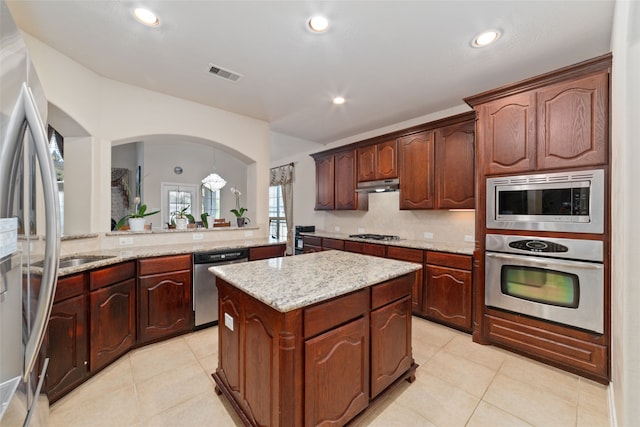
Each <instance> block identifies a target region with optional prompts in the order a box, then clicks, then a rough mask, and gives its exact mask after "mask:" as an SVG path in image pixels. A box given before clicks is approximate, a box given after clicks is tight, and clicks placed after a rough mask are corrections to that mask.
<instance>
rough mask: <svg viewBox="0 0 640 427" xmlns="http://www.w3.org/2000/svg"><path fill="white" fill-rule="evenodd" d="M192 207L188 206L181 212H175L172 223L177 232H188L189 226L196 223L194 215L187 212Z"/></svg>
mask: <svg viewBox="0 0 640 427" xmlns="http://www.w3.org/2000/svg"><path fill="white" fill-rule="evenodd" d="M190 207H191V205H188V206H186V207H184V208H182V209H180V210H179V211H175V212H173V214H172V215H173V218H172V219H171V223H172V224H174V225H175V226H176V230H186V229H187V226H188V225H189V224H194V223H195V222H196V220H195V218H194V217H193V215H191V214H190V213H188V212H187V210H188V209H189V208H190Z"/></svg>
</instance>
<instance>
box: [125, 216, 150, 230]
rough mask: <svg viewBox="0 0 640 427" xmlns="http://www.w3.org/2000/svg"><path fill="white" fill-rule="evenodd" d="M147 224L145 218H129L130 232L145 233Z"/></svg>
mask: <svg viewBox="0 0 640 427" xmlns="http://www.w3.org/2000/svg"><path fill="white" fill-rule="evenodd" d="M146 222H147V220H146V219H145V218H129V230H131V231H144V224H145V223H146Z"/></svg>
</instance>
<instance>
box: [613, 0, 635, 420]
mask: <svg viewBox="0 0 640 427" xmlns="http://www.w3.org/2000/svg"><path fill="white" fill-rule="evenodd" d="M612 51H613V74H612V135H611V136H612V138H611V144H612V168H611V170H612V195H611V196H612V200H614V201H615V203H612V230H613V239H612V257H611V262H612V307H611V313H612V319H611V323H612V355H611V356H612V372H611V376H612V381H611V396H612V403H613V408H612V409H613V413H612V415H613V422H614V423H615V424H617V425H620V426H637V425H640V405H638V402H639V401H640V334H638V325H640V311H639V310H638V306H640V287H638V283H637V279H636V275H637V272H636V269H637V267H636V266H637V265H640V252H639V251H638V250H637V248H636V242H637V241H638V240H639V239H640V223H639V222H638V220H637V217H638V215H637V213H636V212H638V211H639V210H640V198H638V197H637V195H638V190H637V188H636V184H637V183H638V182H640V169H638V167H637V159H639V158H640V145H639V144H638V139H639V138H640V121H639V120H638V117H640V82H639V81H638V76H639V75H640V5H639V4H638V3H637V2H628V1H617V2H616V8H615V18H614V26H613V33H612ZM634 213H636V214H634Z"/></svg>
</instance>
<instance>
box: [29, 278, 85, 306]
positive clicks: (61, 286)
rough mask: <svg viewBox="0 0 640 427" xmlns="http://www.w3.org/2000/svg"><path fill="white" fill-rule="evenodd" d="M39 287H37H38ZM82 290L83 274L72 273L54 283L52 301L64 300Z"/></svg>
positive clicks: (78, 293)
mask: <svg viewBox="0 0 640 427" xmlns="http://www.w3.org/2000/svg"><path fill="white" fill-rule="evenodd" d="M38 279H39V278H38ZM38 289H39V287H38ZM83 292H84V274H82V273H80V274H74V275H73V276H65V277H61V278H59V279H58V284H57V285H56V295H55V297H54V299H53V302H58V301H62V300H65V299H67V298H71V297H75V296H77V295H80V294H82V293H83Z"/></svg>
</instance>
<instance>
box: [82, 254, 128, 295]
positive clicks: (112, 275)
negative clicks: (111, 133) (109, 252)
mask: <svg viewBox="0 0 640 427" xmlns="http://www.w3.org/2000/svg"><path fill="white" fill-rule="evenodd" d="M135 276H136V263H135V261H129V262H123V263H120V264H116V265H112V266H109V267H105V268H100V269H98V270H93V271H91V272H90V273H89V289H90V290H92V291H93V290H95V289H99V288H103V287H105V286H109V285H113V284H114V283H118V282H122V281H123V280H127V279H131V278H133V277H135Z"/></svg>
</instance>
